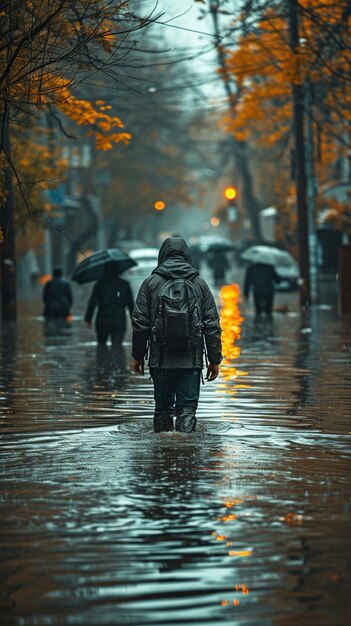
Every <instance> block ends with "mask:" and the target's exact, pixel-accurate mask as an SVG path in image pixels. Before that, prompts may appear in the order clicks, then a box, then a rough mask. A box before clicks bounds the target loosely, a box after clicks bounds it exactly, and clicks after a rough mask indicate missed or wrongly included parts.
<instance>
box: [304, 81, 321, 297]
mask: <svg viewBox="0 0 351 626" xmlns="http://www.w3.org/2000/svg"><path fill="white" fill-rule="evenodd" d="M305 103H306V177H307V206H308V243H309V255H310V259H309V260H310V288H311V302H312V303H315V302H317V299H318V274H317V234H316V222H315V213H316V177H315V165H314V144H313V92H312V84H311V83H310V82H309V83H308V84H306V94H305Z"/></svg>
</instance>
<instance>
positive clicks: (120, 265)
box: [72, 248, 136, 285]
mask: <svg viewBox="0 0 351 626" xmlns="http://www.w3.org/2000/svg"><path fill="white" fill-rule="evenodd" d="M110 263H111V264H113V268H114V273H115V274H116V275H117V276H118V275H119V274H122V273H123V272H125V271H126V270H128V269H129V268H130V267H133V266H134V265H136V262H135V261H133V259H131V258H130V256H128V254H126V253H125V252H123V251H122V250H119V249H118V248H110V249H108V250H102V251H101V252H94V254H91V255H90V256H89V257H88V258H87V259H84V261H81V263H79V265H77V267H76V268H75V270H74V272H73V274H72V280H75V281H76V283H79V284H80V285H82V284H83V283H91V282H93V281H95V280H100V278H102V277H103V276H104V271H105V266H106V265H108V264H110Z"/></svg>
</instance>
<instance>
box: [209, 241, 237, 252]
mask: <svg viewBox="0 0 351 626" xmlns="http://www.w3.org/2000/svg"><path fill="white" fill-rule="evenodd" d="M233 250H235V245H234V244H233V243H232V242H231V241H227V240H226V239H222V240H220V241H213V243H210V244H209V245H208V248H207V252H217V251H221V252H232V251H233Z"/></svg>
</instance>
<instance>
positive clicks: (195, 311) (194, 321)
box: [152, 278, 202, 353]
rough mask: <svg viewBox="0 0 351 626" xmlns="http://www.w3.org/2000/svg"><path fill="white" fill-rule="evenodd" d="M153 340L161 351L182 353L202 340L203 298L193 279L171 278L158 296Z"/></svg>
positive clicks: (194, 347) (193, 347)
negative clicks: (201, 300) (201, 308)
mask: <svg viewBox="0 0 351 626" xmlns="http://www.w3.org/2000/svg"><path fill="white" fill-rule="evenodd" d="M152 341H156V342H157V343H158V344H159V345H160V348H161V352H164V351H166V352H173V353H179V352H184V351H185V350H186V351H187V350H191V349H194V350H195V349H196V346H198V345H199V344H201V343H202V321H201V313H200V309H199V298H198V295H197V293H196V290H195V287H194V285H193V284H192V283H191V281H190V280H187V279H185V278H177V279H171V280H167V281H166V282H165V283H164V284H163V285H162V287H161V288H160V291H159V293H158V296H157V305H156V315H155V320H154V326H153V328H152Z"/></svg>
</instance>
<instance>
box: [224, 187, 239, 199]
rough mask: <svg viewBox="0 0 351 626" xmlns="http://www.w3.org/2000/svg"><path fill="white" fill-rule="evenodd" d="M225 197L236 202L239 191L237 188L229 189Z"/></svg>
mask: <svg viewBox="0 0 351 626" xmlns="http://www.w3.org/2000/svg"><path fill="white" fill-rule="evenodd" d="M224 195H225V197H226V198H227V200H234V199H235V198H236V196H237V190H236V189H235V187H227V188H226V189H225V190H224Z"/></svg>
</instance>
